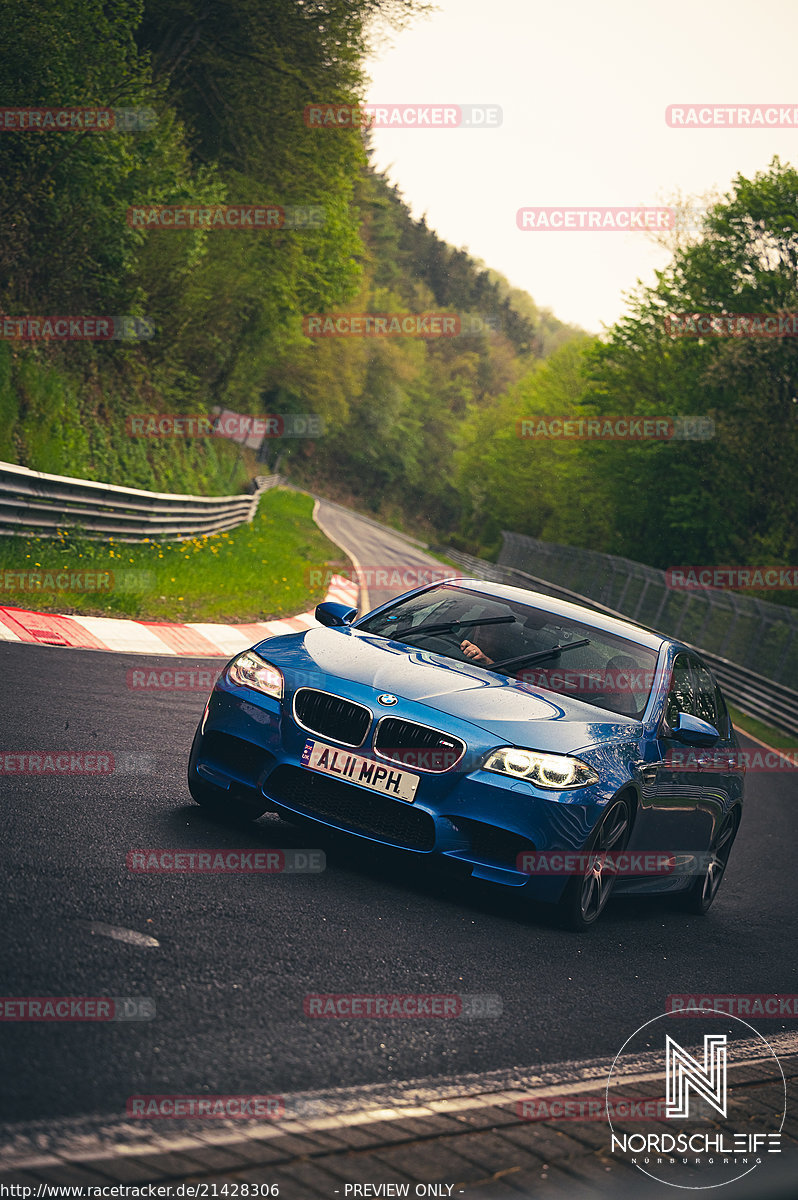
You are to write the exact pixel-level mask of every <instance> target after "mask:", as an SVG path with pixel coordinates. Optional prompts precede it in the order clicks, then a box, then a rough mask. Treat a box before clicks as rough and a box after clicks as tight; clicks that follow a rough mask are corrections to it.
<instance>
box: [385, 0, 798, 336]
mask: <svg viewBox="0 0 798 1200" xmlns="http://www.w3.org/2000/svg"><path fill="white" fill-rule="evenodd" d="M796 46H798V4H796V2H795V0H763V3H761V4H759V5H753V4H751V3H749V2H747V0H702V3H701V4H686V3H673V2H671V3H667V4H662V3H653V0H603V2H602V3H596V2H595V0H567V2H563V3H557V2H556V0H555V2H548V3H541V2H540V0H439V3H438V11H437V12H436V13H434V14H433V15H432V16H431V17H428V18H426V19H419V20H417V21H415V22H414V24H413V26H412V27H411V28H410V29H408V30H407V31H406V32H404V33H399V34H394V35H393V37H392V43H391V44H390V45H389V46H388V47H384V48H382V49H380V50H379V51H378V52H377V53H376V54H375V55H374V57H373V58H372V59H371V60H370V61H369V64H368V71H369V75H370V77H371V80H372V82H371V85H370V87H369V90H368V97H367V99H368V101H369V102H371V103H391V104H409V103H412V104H414V103H416V102H419V103H421V102H426V103H451V104H469V103H471V104H498V105H500V106H501V108H502V110H503V121H502V124H501V126H500V127H499V128H493V129H486V128H484V129H464V128H456V129H432V128H429V129H419V130H414V129H385V128H383V129H375V130H374V131H373V133H372V137H373V143H374V147H375V150H376V159H375V162H376V165H377V167H378V168H380V169H382V170H387V173H388V175H389V177H390V179H391V181H392V182H394V183H396V184H398V185H399V188H400V190H401V191H402V193H403V195H404V197H405V199H406V200H407V202H408V204H409V205H410V208H411V210H412V212H413V214H414V215H415V216H416V217H420V216H421V215H422V214H426V217H427V221H428V224H429V225H430V226H431V227H432V228H433V229H435V230H436V231H437V233H438V234H439V235H440V236H441V237H443V238H445V239H446V240H447V241H448V242H451V243H452V244H453V245H455V246H459V247H463V248H465V249H467V250H468V251H469V252H470V253H471V254H472V255H474V256H475V257H476V258H480V259H483V260H484V261H485V263H486V264H487V265H488V266H491V267H494V268H495V269H496V270H498V271H501V272H502V274H504V275H506V276H507V278H508V279H509V280H510V281H511V283H513V284H514V285H516V286H518V287H522V288H524V289H526V291H528V292H529V293H530V294H531V295H532V296H533V297H534V299H535V301H536V302H537V303H538V304H539V305H541V306H545V307H548V308H551V309H553V311H554V313H555V314H556V315H557V316H558V317H560V318H561V319H562V320H566V321H572V322H575V323H576V324H579V325H582V326H583V327H584V328H586V329H589V330H592V331H596V332H598V331H600V330H601V328H602V326H603V324H611V323H612V322H613V321H614V320H616V319H617V317H618V316H619V315H620V314H621V313H622V312H623V310H624V300H623V293H624V291H627V290H629V289H630V288H632V287H633V286H634V284H635V281H636V280H637V279H638V278H641V279H643V280H645V281H647V282H648V281H651V282H653V278H654V270H655V269H656V268H658V267H660V268H661V267H662V266H664V265H665V264H666V263H667V261H668V258H669V255H668V253H667V252H666V251H664V250H663V249H662V248H660V247H658V246H656V245H655V244H653V242H652V241H651V240H650V238H649V236H648V235H647V234H646V233H644V232H618V231H605V230H593V231H591V230H586V231H573V232H571V231H563V232H554V231H542V230H535V231H524V232H522V231H520V230H519V229H518V228H517V225H516V213H517V211H518V209H519V208H523V207H538V206H569V207H594V206H620V207H623V206H637V205H644V206H655V205H658V204H660V205H661V204H666V203H667V202H668V200H669V198H671V197H672V196H673V195H674V194H675V193H676V192H681V193H682V194H689V195H700V194H702V193H705V192H707V191H712V190H717V191H720V192H725V191H727V190H728V188H729V186H730V184H731V181H732V179H733V178H734V176H735V175H736V173H737V172H742V173H743V174H744V175H752V174H753V173H754V172H756V171H757V170H760V169H764V168H765V167H766V166H767V164H768V163H769V161H770V160H771V158H772V157H773V155H774V154H778V155H779V156H780V158H781V159H782V161H786V162H792V163H794V162H796V160H798V128H788V127H780V128H750V129H745V128H740V129H733V128H732V129H730V128H698V129H696V128H690V129H678V128H669V127H668V125H667V124H666V120H665V110H666V108H667V106H668V105H672V104H685V105H687V104H694V105H695V104H704V105H706V104H713V105H725V104H734V105H738V104H747V105H754V104H761V105H779V106H782V107H785V106H787V105H789V106H790V109H791V110H792V108H793V107H795V108H796V109H797V110H798V77H797V73H796V65H795V63H796Z"/></svg>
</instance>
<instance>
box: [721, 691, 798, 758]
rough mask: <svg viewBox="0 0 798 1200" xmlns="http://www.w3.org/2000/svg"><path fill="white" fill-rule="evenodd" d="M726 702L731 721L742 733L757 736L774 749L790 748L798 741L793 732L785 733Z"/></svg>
mask: <svg viewBox="0 0 798 1200" xmlns="http://www.w3.org/2000/svg"><path fill="white" fill-rule="evenodd" d="M726 704H727V707H728V709H729V714H730V715H731V719H732V721H733V722H734V724H735V726H736V727H737V728H738V729H740V730H742V732H743V733H750V734H751V735H752V737H755V738H759V740H760V742H765V743H766V744H767V745H768V746H773V747H774V748H775V749H776V750H792V749H794V748H795V745H796V743H798V737H796V736H795V734H794V733H785V732H784V731H783V730H781V729H774V727H773V726H772V725H766V724H765V722H764V721H759V720H757V718H756V717H749V716H748V713H743V712H740V710H739V708H735V707H734V705H732V704H729V703H728V701H727V702H726Z"/></svg>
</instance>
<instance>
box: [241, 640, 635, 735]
mask: <svg viewBox="0 0 798 1200" xmlns="http://www.w3.org/2000/svg"><path fill="white" fill-rule="evenodd" d="M257 649H258V652H259V653H261V654H263V655H264V657H266V658H267V659H269V661H271V662H273V663H274V664H275V665H276V666H279V667H280V668H281V669H282V670H284V671H285V672H286V673H287V676H288V679H289V683H290V682H291V673H292V671H296V672H297V675H298V676H299V677H300V678H299V679H297V683H298V684H299V686H302V685H303V684H304V685H306V686H310V687H313V686H315V687H320V688H322V689H324V690H328V691H329V690H338V689H337V688H336V687H335V683H336V681H337V680H341V681H350V682H351V683H354V684H361V685H363V686H365V687H367V688H373V689H374V690H376V691H377V692H391V693H393V694H394V695H396V696H397V697H399V699H400V701H401V700H402V699H404V700H409V701H412V702H413V703H416V704H423V705H426V706H428V707H429V708H430V709H431V710H433V712H439V713H448V714H449V715H450V716H452V717H455V718H457V719H459V720H461V721H468V722H469V723H470V724H472V725H477V726H479V727H480V728H481V729H484V730H486V731H487V732H489V733H491V734H493V735H494V736H495V737H496V738H497V739H499V740H501V741H507V742H509V743H511V744H514V745H519V746H529V747H531V748H535V749H543V750H552V751H559V752H567V751H570V750H574V749H576V748H578V747H581V746H588V745H595V744H596V743H597V742H602V741H607V740H612V739H615V738H619V737H621V738H624V739H625V740H628V738H629V736H630V734H633V731H636V730H639V723H638V722H637V721H635V720H633V719H632V718H631V717H623V716H619V715H617V714H615V713H611V712H609V711H608V710H606V709H601V708H597V707H595V706H594V705H591V704H585V703H584V702H582V701H580V700H575V699H573V698H571V697H568V696H563V695H560V694H559V693H554V692H548V691H545V690H544V689H542V688H534V687H530V686H529V685H527V684H522V683H519V682H518V681H517V680H515V679H508V678H505V677H504V676H501V675H498V674H493V673H492V672H490V671H485V670H483V669H482V668H481V667H476V666H473V665H472V664H470V663H460V662H457V661H455V660H454V659H447V658H444V657H443V656H442V655H439V654H432V653H430V652H429V651H427V650H415V649H411V648H409V647H407V646H404V645H402V643H400V642H393V641H390V640H388V639H387V638H380V637H376V636H374V635H372V634H365V633H358V632H357V630H350V629H327V628H319V629H311V630H309V631H308V632H307V633H305V634H301V635H293V636H290V637H278V638H273V639H269V641H267V642H264V643H261V644H260V645H259V646H258V647H257ZM300 679H301V682H300ZM344 690H345V689H344ZM345 694H346V692H345ZM350 694H351V693H350ZM394 711H395V712H396V713H397V715H399V713H400V712H401V708H399V707H398V708H397V709H395V710H394ZM407 715H409V714H407ZM427 720H429V721H432V722H433V723H434V717H433V716H432V715H430V716H428V717H427Z"/></svg>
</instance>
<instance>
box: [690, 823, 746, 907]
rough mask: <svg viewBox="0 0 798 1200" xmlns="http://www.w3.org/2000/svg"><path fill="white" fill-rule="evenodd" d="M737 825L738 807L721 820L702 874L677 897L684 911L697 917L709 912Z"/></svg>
mask: <svg viewBox="0 0 798 1200" xmlns="http://www.w3.org/2000/svg"><path fill="white" fill-rule="evenodd" d="M739 827H740V814H739V809H734V810H733V811H732V812H730V813H727V814H726V816H725V817H724V818H723V821H722V822H721V826H720V829H719V830H718V834H717V837H716V838H715V840H714V842H713V844H712V846H711V847H710V854H711V855H712V859H711V861H710V864H709V866H708V867H707V869H706V871H705V872H704V873H703V875H698V876H697V877H696V879H695V880H694V881H693V882H692V883H691V884H690V887H689V888H688V889H687V891H685V892H682V893H681V894H680V895H679V897H678V903H679V907H680V908H681V909H682V910H683V911H684V912H689V913H694V914H695V915H696V916H697V917H703V915H704V913H706V912H709V910H710V908H711V907H712V905H713V903H714V901H715V897H716V896H717V894H718V889H719V888H720V885H721V883H722V882H723V876H724V875H725V873H726V865H727V863H728V861H729V855H730V854H731V848H732V846H733V845H734V839H735V838H736V837H737V830H738V829H739Z"/></svg>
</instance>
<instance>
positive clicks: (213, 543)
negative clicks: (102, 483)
mask: <svg viewBox="0 0 798 1200" xmlns="http://www.w3.org/2000/svg"><path fill="white" fill-rule="evenodd" d="M312 513H313V500H312V499H311V497H310V496H306V495H303V494H301V493H299V492H291V491H287V490H283V489H275V490H272V491H268V492H266V493H265V494H264V495H263V496H262V498H261V501H260V504H259V506H258V513H257V516H256V517H255V520H254V521H253V522H252V524H251V525H242V526H240V527H239V528H238V529H233V530H231V531H230V532H229V533H218V534H211V535H204V536H201V537H197V538H192V539H191V540H189V541H184V542H174V541H170V542H156V541H147V542H137V543H135V544H131V543H121V542H118V541H114V540H113V539H111V538H108V539H107V540H103V541H89V540H87V539H78V538H75V537H72V536H71V535H70V534H62V535H60V536H59V537H57V538H0V605H4V606H7V607H13V608H26V609H33V610H35V611H37V612H59V613H70V612H75V613H82V614H86V615H94V616H113V617H134V618H138V619H139V620H152V621H220V622H224V623H226V622H235V621H261V620H268V619H270V618H272V617H282V616H289V615H291V614H292V613H297V612H304V611H306V610H308V609H310V608H313V607H314V605H316V604H318V603H319V601H320V600H322V599H323V598H324V592H325V587H324V578H323V576H325V575H326V574H327V572H322V571H320V570H319V567H322V566H324V565H325V564H329V565H330V569H333V570H334V569H336V567H342V568H347V567H349V562H348V560H347V559H346V557H345V556H344V554H343V551H341V550H339V549H338V547H337V546H335V545H333V543H332V542H330V541H329V540H328V539H327V538H326V537H325V536H324V535H323V534H322V532H321V531H320V530H319V528H318V527H317V526H316V525H315V523H314V522H313V517H312ZM9 571H11V572H18V571H37V572H38V571H43V572H50V573H51V574H53V575H57V574H58V573H59V572H61V573H62V572H64V571H80V572H84V573H86V572H94V573H95V576H96V578H95V579H94V581H93V583H92V588H93V590H68V589H63V590H53V588H52V587H50V588H48V590H46V591H45V590H40V591H31V590H27V589H25V588H22V589H20V588H19V587H16V588H13V587H12V588H9V587H8V586H7V585H8V584H9V583H14V582H16V581H15V580H13V579H9V577H8V576H7V575H6V574H5V573H6V572H9ZM53 582H54V583H56V584H57V583H58V582H59V581H58V580H53ZM67 582H68V581H67ZM81 583H82V586H83V588H84V589H85V588H86V580H85V577H84V579H83V580H82V581H81ZM102 585H104V586H102ZM109 585H110V586H109Z"/></svg>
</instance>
